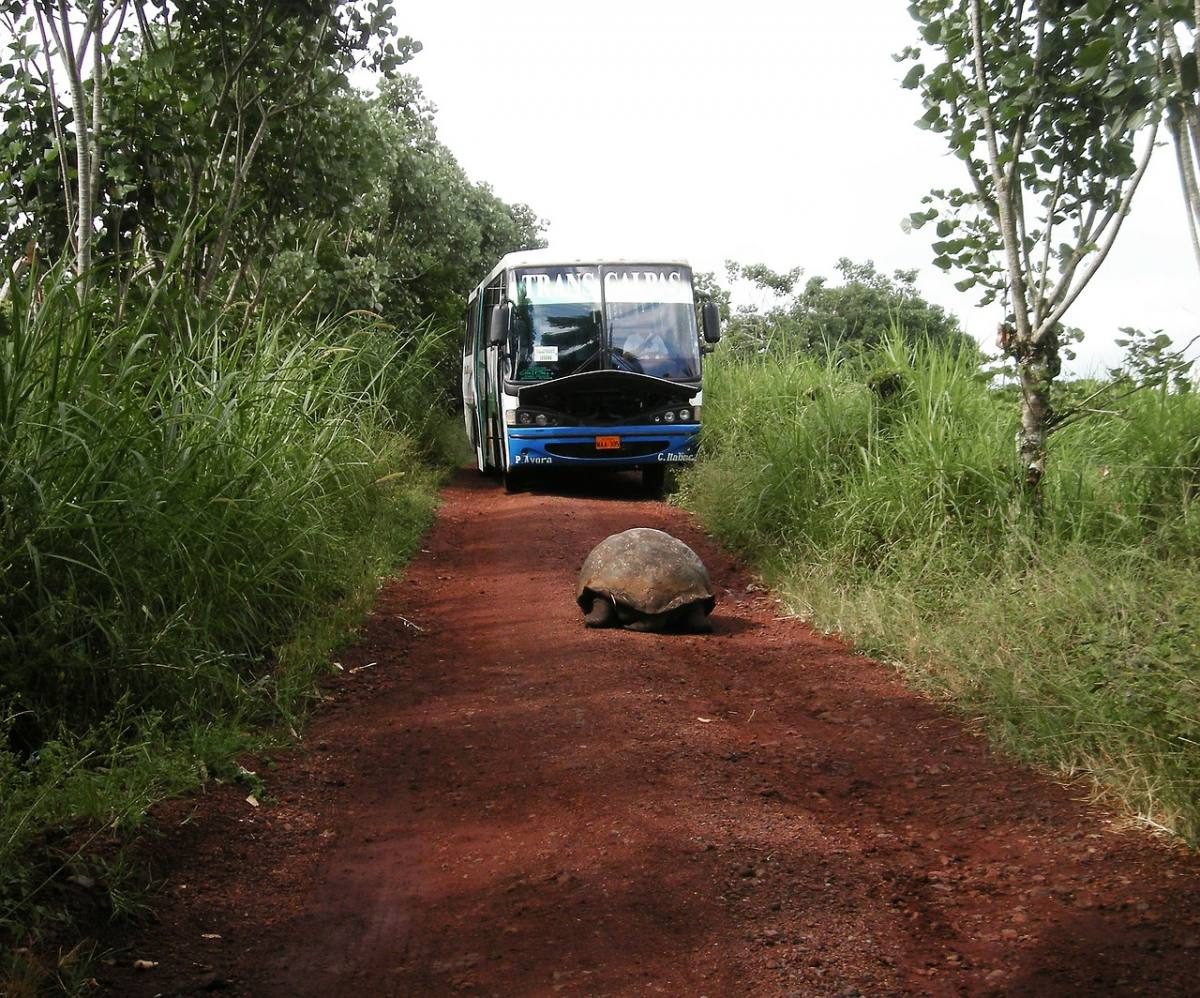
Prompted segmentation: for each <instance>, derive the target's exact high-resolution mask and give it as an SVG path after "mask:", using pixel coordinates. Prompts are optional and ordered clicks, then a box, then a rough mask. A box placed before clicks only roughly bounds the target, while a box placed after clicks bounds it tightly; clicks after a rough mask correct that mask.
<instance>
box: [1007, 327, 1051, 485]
mask: <svg viewBox="0 0 1200 998" xmlns="http://www.w3.org/2000/svg"><path fill="white" fill-rule="evenodd" d="M1040 353H1041V351H1038V353H1035V354H1034V355H1032V356H1028V357H1025V358H1023V359H1022V360H1020V361H1019V362H1018V364H1017V374H1018V377H1019V378H1020V382H1021V429H1020V430H1019V431H1018V432H1017V453H1018V455H1019V457H1020V461H1021V475H1022V479H1021V481H1022V484H1023V485H1024V487H1025V491H1026V492H1027V493H1028V494H1029V495H1031V496H1034V497H1036V496H1037V495H1038V494H1039V493H1040V489H1039V488H1038V486H1039V485H1040V483H1041V481H1042V477H1043V476H1044V475H1045V473H1046V441H1047V438H1048V437H1049V436H1050V425H1051V418H1052V417H1053V415H1054V409H1053V407H1052V406H1051V404H1050V386H1051V384H1052V383H1053V381H1054V376H1055V374H1057V371H1056V370H1055V368H1057V366H1058V365H1057V363H1056V361H1057V358H1051V357H1046V356H1040V355H1039V354H1040ZM1035 501H1036V499H1035Z"/></svg>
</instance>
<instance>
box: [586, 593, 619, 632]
mask: <svg viewBox="0 0 1200 998" xmlns="http://www.w3.org/2000/svg"><path fill="white" fill-rule="evenodd" d="M583 623H584V626H585V627H612V626H614V625H615V624H616V623H617V613H616V610H615V609H614V608H613V605H612V604H611V603H610V602H609V601H608V600H606V599H601V598H600V597H597V598H596V599H594V600H592V608H591V609H590V610H589V611H588V612H587V613H585V614H584V615H583Z"/></svg>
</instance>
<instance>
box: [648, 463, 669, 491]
mask: <svg viewBox="0 0 1200 998" xmlns="http://www.w3.org/2000/svg"><path fill="white" fill-rule="evenodd" d="M666 484H667V469H666V468H665V467H664V466H663V465H661V464H644V465H642V491H643V492H645V493H646V495H648V496H649V497H650V498H651V499H661V498H662V494H663V489H664V488H665V487H666Z"/></svg>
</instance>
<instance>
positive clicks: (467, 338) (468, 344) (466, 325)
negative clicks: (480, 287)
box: [463, 299, 479, 357]
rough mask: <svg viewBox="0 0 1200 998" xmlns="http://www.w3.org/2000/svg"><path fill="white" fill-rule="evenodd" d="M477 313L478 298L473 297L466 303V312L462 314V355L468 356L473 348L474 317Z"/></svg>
mask: <svg viewBox="0 0 1200 998" xmlns="http://www.w3.org/2000/svg"><path fill="white" fill-rule="evenodd" d="M478 314H479V300H478V299H474V300H472V301H471V302H469V303H468V304H467V314H466V315H464V316H463V329H464V330H465V332H464V335H463V356H464V357H468V356H470V355H471V354H472V353H473V352H474V350H475V325H476V323H475V317H476V316H477V315H478Z"/></svg>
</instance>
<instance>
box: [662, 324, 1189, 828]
mask: <svg viewBox="0 0 1200 998" xmlns="http://www.w3.org/2000/svg"><path fill="white" fill-rule="evenodd" d="M706 378H707V379H708V380H707V381H706V385H705V422H704V429H703V434H704V437H703V445H702V455H703V456H702V459H701V460H700V462H699V463H698V464H697V465H696V467H695V468H694V469H693V470H692V471H690V472H689V473H687V474H686V475H685V476H683V478H682V481H681V492H680V500H681V501H682V502H683V503H684V504H685V505H686V506H687V507H688V508H690V509H691V510H693V511H694V512H696V513H697V514H698V515H699V516H700V518H701V519H702V520H703V521H704V523H705V524H706V526H707V527H708V528H709V529H710V530H711V531H712V532H713V533H714V534H715V535H716V536H718V537H720V538H721V539H722V540H724V541H725V542H726V543H728V544H730V545H732V546H734V547H736V548H739V549H740V550H742V551H743V552H745V553H746V554H747V555H748V556H749V557H750V558H751V559H752V560H754V561H755V562H756V563H757V564H758V565H759V566H760V567H761V568H762V570H763V572H764V574H765V575H766V577H767V578H768V579H769V580H770V581H771V582H772V584H773V585H774V586H775V587H776V588H777V589H778V590H779V591H780V592H781V593H782V594H783V595H784V597H785V599H786V600H787V601H788V602H789V603H790V604H791V606H792V607H793V608H794V609H795V610H796V611H797V612H798V613H800V614H801V615H803V616H805V617H807V618H808V619H811V620H812V621H813V622H814V623H815V624H816V625H817V626H819V627H821V628H823V629H826V630H831V631H838V632H840V633H842V634H844V635H845V636H846V637H847V638H848V639H849V640H851V641H852V642H854V643H855V644H856V645H857V646H858V647H860V648H861V649H862V650H864V651H865V652H867V653H869V654H872V655H876V656H878V657H881V658H884V659H887V660H892V661H895V662H897V663H898V664H899V665H900V667H901V668H902V670H903V671H904V673H905V675H906V676H907V677H908V679H909V681H910V682H911V683H913V684H915V685H916V686H918V687H920V688H922V689H924V690H926V691H928V692H930V693H932V694H934V695H938V696H941V697H945V698H947V699H948V700H950V701H952V702H953V703H955V704H956V705H957V707H958V709H960V710H962V711H964V712H966V713H968V714H969V715H970V716H973V717H980V718H982V719H983V721H984V723H985V724H986V726H987V728H988V730H989V731H990V733H991V735H992V737H993V738H994V739H995V740H996V741H997V742H998V743H999V744H1000V745H1002V746H1003V747H1004V748H1005V749H1006V750H1007V751H1009V752H1012V753H1014V754H1016V755H1017V756H1019V757H1021V758H1024V759H1027V760H1030V761H1032V762H1035V763H1037V764H1039V765H1042V766H1046V767H1049V768H1051V769H1053V770H1057V771H1060V772H1063V773H1069V774H1086V775H1087V776H1088V777H1090V778H1091V779H1093V780H1094V781H1095V782H1096V783H1097V784H1098V785H1100V786H1102V787H1104V788H1106V790H1108V791H1110V792H1112V793H1115V794H1117V795H1119V797H1120V798H1121V800H1122V801H1123V802H1124V805H1125V806H1126V807H1127V808H1128V810H1129V812H1130V813H1131V814H1133V815H1136V816H1137V817H1138V818H1140V819H1141V820H1142V821H1143V822H1145V823H1147V824H1149V825H1152V826H1154V827H1158V828H1161V829H1165V830H1167V831H1170V832H1171V833H1173V834H1175V835H1178V836H1180V837H1182V838H1183V839H1185V840H1186V841H1188V842H1190V843H1193V844H1194V843H1195V842H1197V841H1198V840H1200V630H1198V628H1200V624H1198V623H1197V622H1198V621H1200V573H1198V571H1197V569H1198V568H1200V557H1198V555H1200V524H1198V519H1200V518H1198V516H1197V514H1198V513H1200V508H1197V507H1196V505H1195V499H1196V495H1197V493H1198V491H1200V394H1197V393H1170V392H1167V391H1165V390H1158V389H1147V390H1145V391H1143V392H1140V393H1138V394H1137V395H1135V396H1133V397H1131V398H1129V399H1127V400H1125V401H1124V402H1122V403H1121V404H1120V406H1119V409H1118V411H1117V412H1116V413H1115V414H1110V415H1104V416H1097V417H1096V418H1094V419H1090V420H1085V421H1083V422H1080V423H1078V424H1076V425H1075V426H1073V427H1070V428H1068V429H1066V430H1064V431H1062V433H1061V434H1058V435H1056V436H1055V438H1054V440H1053V441H1052V446H1053V451H1052V456H1051V461H1050V470H1049V477H1048V479H1047V481H1046V482H1045V486H1046V489H1045V505H1044V511H1043V514H1042V516H1041V517H1040V519H1036V520H1035V519H1034V518H1033V517H1032V515H1031V513H1030V511H1029V510H1027V509H1022V508H1021V506H1020V502H1019V500H1018V497H1016V496H1014V492H1013V487H1012V483H1013V482H1014V481H1015V480H1016V474H1015V467H1014V464H1013V460H1014V459H1013V458H1012V457H1011V456H1010V455H1012V452H1013V444H1012V441H1013V433H1014V430H1015V407H1014V405H1013V403H1012V401H1011V400H1008V399H1004V398H1002V397H999V396H998V395H997V393H995V392H994V391H992V390H990V389H989V388H988V387H987V385H986V384H985V383H984V382H983V381H982V380H981V379H980V378H979V377H978V376H977V375H976V373H975V371H974V369H973V367H972V365H971V364H970V362H969V360H967V359H965V358H964V359H957V358H955V357H953V356H951V355H948V354H946V353H944V352H939V351H936V350H932V349H929V348H917V349H911V348H906V347H905V346H903V345H902V344H901V342H900V341H899V340H898V339H897V340H895V341H893V342H892V343H890V344H888V345H886V346H885V347H884V348H882V349H881V350H879V351H877V352H875V353H873V354H870V355H867V356H864V357H861V358H857V359H855V360H849V361H847V360H841V361H835V360H820V359H814V358H794V359H789V360H785V361H782V362H781V361H778V360H772V359H751V360H740V361H728V360H723V359H719V358H718V359H716V360H715V362H714V363H712V364H711V365H710V367H709V369H708V373H707V375H706Z"/></svg>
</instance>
